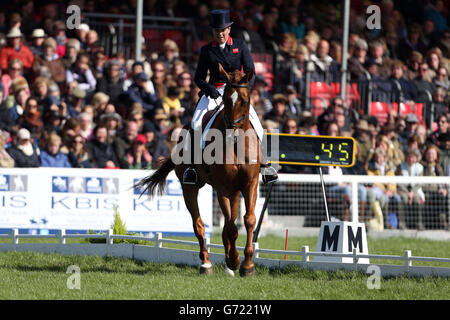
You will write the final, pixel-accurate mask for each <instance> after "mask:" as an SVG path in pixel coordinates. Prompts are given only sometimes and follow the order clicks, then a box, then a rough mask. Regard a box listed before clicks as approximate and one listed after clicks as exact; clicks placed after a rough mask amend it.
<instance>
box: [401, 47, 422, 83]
mask: <svg viewBox="0 0 450 320" xmlns="http://www.w3.org/2000/svg"><path fill="white" fill-rule="evenodd" d="M422 59H423V55H422V54H421V53H420V52H418V51H413V52H411V56H410V57H409V58H408V59H407V60H406V69H405V72H404V75H405V79H406V80H414V79H416V78H417V76H418V75H419V66H420V63H421V62H422Z"/></svg>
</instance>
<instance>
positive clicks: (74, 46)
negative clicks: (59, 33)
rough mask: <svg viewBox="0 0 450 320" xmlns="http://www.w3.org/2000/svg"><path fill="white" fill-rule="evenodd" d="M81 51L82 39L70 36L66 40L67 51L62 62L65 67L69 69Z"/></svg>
mask: <svg viewBox="0 0 450 320" xmlns="http://www.w3.org/2000/svg"><path fill="white" fill-rule="evenodd" d="M79 52H80V41H78V39H75V38H70V39H68V40H67V42H66V51H65V54H64V56H62V57H61V62H62V64H63V66H64V68H65V69H69V68H70V67H71V66H72V64H74V63H75V61H76V60H77V55H78V53H79Z"/></svg>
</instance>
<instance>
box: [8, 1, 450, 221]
mask: <svg viewBox="0 0 450 320" xmlns="http://www.w3.org/2000/svg"><path fill="white" fill-rule="evenodd" d="M70 3H75V4H79V5H80V6H81V12H82V13H84V12H96V13H130V14H134V12H135V5H136V1H131V0H130V1H127V0H123V1H115V2H113V3H107V2H106V1H105V0H99V1H93V0H84V1H70V2H68V1H39V0H34V1H33V0H13V1H9V4H7V5H5V6H2V8H0V48H1V49H0V69H1V74H0V76H1V78H0V102H1V104H0V129H1V134H0V152H1V153H0V167H41V166H42V167H73V168H121V169H142V168H157V167H158V164H159V161H160V159H162V158H163V157H165V156H167V155H168V154H169V153H170V151H171V149H172V148H173V147H174V143H175V142H174V141H172V140H171V138H173V137H174V136H175V137H176V136H177V134H178V133H179V132H180V130H181V128H182V127H183V126H184V125H186V124H188V123H189V122H190V119H191V117H192V114H193V110H194V109H195V105H196V103H197V101H198V99H199V96H198V93H199V89H198V88H197V86H196V85H195V83H194V82H193V75H194V73H195V63H190V62H189V61H186V60H185V59H183V57H184V53H183V52H180V50H179V46H178V45H177V43H176V42H175V41H174V40H171V39H165V40H164V42H163V44H162V46H161V47H162V50H161V52H150V51H148V50H146V49H145V45H144V50H143V52H142V59H141V60H140V61H134V60H133V59H132V58H133V57H129V56H125V54H124V53H121V52H119V53H117V54H115V55H113V56H108V53H107V52H106V51H105V48H104V46H103V45H102V41H101V40H102V39H101V38H100V35H99V33H98V32H97V31H96V30H94V29H92V28H91V27H90V26H89V24H88V23H86V21H85V20H84V19H83V18H82V24H81V25H80V26H79V27H78V28H77V29H73V30H71V29H68V28H67V26H66V23H65V21H66V18H67V15H66V7H67V5H69V4H70ZM371 4H376V5H378V6H379V7H380V10H381V28H380V29H372V30H371V29H368V28H367V26H366V20H367V18H368V15H367V14H366V8H367V6H369V5H371ZM341 5H342V4H341V1H311V0H310V1H307V0H306V1H302V0H274V1H263V0H260V1H258V0H254V1H248V0H229V1H228V0H208V1H201V0H189V1H178V2H177V1H168V0H166V1H144V14H145V15H157V16H166V17H190V18H192V19H193V23H194V26H195V32H196V33H197V38H198V39H200V41H201V43H206V42H208V41H211V40H212V36H211V33H210V30H209V27H208V25H209V18H208V13H209V11H210V10H211V9H216V8H229V9H230V10H231V18H232V20H233V21H234V24H233V25H232V32H231V36H232V37H238V38H242V39H244V40H245V41H246V42H247V43H248V45H249V48H250V50H251V51H252V52H253V53H264V54H269V55H271V56H272V57H273V75H274V79H273V83H268V81H267V78H265V77H264V76H262V75H260V74H259V75H257V76H256V79H255V82H254V85H253V87H252V90H251V95H250V99H251V103H252V105H253V106H254V107H255V109H256V110H257V113H258V114H259V115H260V120H261V122H262V123H263V125H264V127H265V128H266V129H267V130H268V131H278V132H284V133H292V134H313V135H317V134H324V135H332V136H336V135H345V136H353V137H355V139H356V140H357V142H358V146H357V150H358V161H357V164H356V166H355V167H354V168H353V169H348V170H347V169H342V170H341V169H340V168H337V169H336V168H332V167H330V168H328V171H329V173H330V174H368V175H411V176H413V175H414V176H420V175H432V176H442V175H446V176H450V125H449V121H450V113H449V90H450V82H449V70H450V68H449V67H450V29H449V26H450V24H449V18H450V15H449V14H448V10H449V9H450V8H448V7H446V3H445V1H442V0H410V1H393V0H382V1H367V0H360V1H357V0H354V1H352V7H351V15H350V37H349V51H348V54H349V59H348V70H349V74H350V78H351V80H354V81H359V80H363V81H364V80H365V81H367V80H368V79H370V81H371V82H372V84H373V88H374V97H375V96H376V95H377V92H378V93H379V96H382V94H383V93H390V94H392V93H394V94H395V92H397V93H398V94H400V93H401V95H402V99H403V101H405V102H408V103H412V104H413V103H414V101H418V99H419V94H420V92H422V91H423V89H427V90H428V91H429V92H430V93H431V94H432V98H433V102H434V107H435V108H434V110H435V118H434V119H435V122H434V124H433V125H432V126H431V127H427V124H426V123H423V122H421V121H419V119H418V118H417V116H416V115H414V114H409V115H399V114H398V113H397V112H395V111H394V109H392V110H391V112H390V114H389V117H388V119H387V121H386V122H385V123H383V124H381V123H380V120H379V119H378V118H376V117H374V116H369V115H365V114H360V113H359V112H357V113H355V112H353V111H352V108H351V105H349V104H348V103H347V102H346V101H343V100H342V99H341V98H339V97H335V98H333V99H332V100H331V101H330V105H329V107H328V108H326V110H324V112H323V113H321V114H320V115H318V116H317V115H316V114H314V113H312V112H311V110H309V109H308V108H307V106H308V104H307V102H306V101H305V92H304V88H305V81H306V74H307V72H310V81H317V82H326V83H331V82H340V78H341V64H342V56H341V51H342V45H341V43H342V26H341V18H342V16H341V11H340V8H341ZM193 54H194V55H195V54H198V48H197V49H194V52H193ZM397 84H398V85H399V86H400V88H401V90H398V87H397ZM395 99H397V98H395ZM5 150H6V151H5ZM314 170H315V169H314V168H311V167H295V166H283V167H281V169H280V172H284V173H303V172H307V173H308V172H314ZM347 187H348V186H345V185H337V186H334V187H333V189H332V190H331V191H332V194H333V192H335V193H338V194H344V195H346V194H348V190H349V189H348V188H347ZM365 191H366V192H365ZM447 191H448V190H447V189H446V186H419V185H414V184H411V185H409V186H400V185H398V186H397V185H382V184H380V185H374V186H371V187H369V188H366V189H365V190H361V191H360V193H361V194H362V196H361V197H362V198H361V199H360V201H363V202H365V201H367V202H371V203H373V202H375V201H378V203H379V204H380V205H381V207H382V209H383V211H384V212H385V213H387V210H388V209H387V207H386V206H387V205H388V204H389V203H399V204H400V209H398V210H397V212H398V215H397V216H398V220H399V227H402V228H404V227H405V223H406V222H405V221H404V216H405V215H404V214H403V212H404V210H407V209H408V207H410V206H412V205H413V204H414V205H415V204H417V205H418V206H419V210H416V211H417V212H418V213H417V215H418V219H417V221H418V222H417V223H418V224H417V225H416V227H419V228H423V223H422V220H421V219H422V218H421V217H422V213H421V210H422V205H423V204H424V202H425V201H428V202H429V205H431V206H434V207H436V208H439V210H440V211H439V212H438V213H439V214H444V217H442V216H441V217H440V219H441V220H440V223H441V225H442V226H443V227H446V226H447V224H448V221H447V219H448V217H446V216H445V215H447V214H448V208H447V207H446V203H447V199H448V194H447ZM387 224H388V223H387Z"/></svg>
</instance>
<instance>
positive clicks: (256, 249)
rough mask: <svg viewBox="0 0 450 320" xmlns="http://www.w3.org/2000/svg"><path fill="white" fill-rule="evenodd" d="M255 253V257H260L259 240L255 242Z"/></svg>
mask: <svg viewBox="0 0 450 320" xmlns="http://www.w3.org/2000/svg"><path fill="white" fill-rule="evenodd" d="M253 250H254V251H253V254H254V256H255V258H259V243H258V242H253Z"/></svg>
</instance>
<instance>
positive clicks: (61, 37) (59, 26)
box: [53, 20, 68, 58]
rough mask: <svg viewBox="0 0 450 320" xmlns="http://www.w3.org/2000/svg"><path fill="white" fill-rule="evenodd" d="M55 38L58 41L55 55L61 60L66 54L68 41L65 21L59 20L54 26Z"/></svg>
mask: <svg viewBox="0 0 450 320" xmlns="http://www.w3.org/2000/svg"><path fill="white" fill-rule="evenodd" d="M53 38H54V39H55V41H56V48H55V53H56V54H57V55H58V57H59V58H61V57H63V56H64V55H65V54H66V43H67V40H68V38H67V35H66V24H65V23H64V22H63V21H61V20H57V21H55V23H54V24H53Z"/></svg>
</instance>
